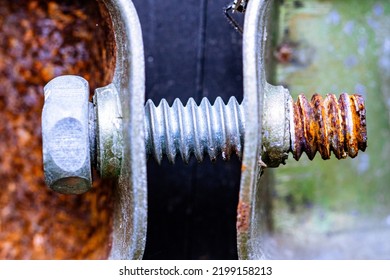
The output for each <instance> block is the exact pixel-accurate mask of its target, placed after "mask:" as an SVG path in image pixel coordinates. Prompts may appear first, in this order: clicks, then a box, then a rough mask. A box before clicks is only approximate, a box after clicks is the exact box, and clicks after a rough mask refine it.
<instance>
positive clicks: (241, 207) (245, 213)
mask: <svg viewBox="0 0 390 280" xmlns="http://www.w3.org/2000/svg"><path fill="white" fill-rule="evenodd" d="M250 209H251V207H250V205H249V204H247V203H246V202H243V201H239V202H238V206H237V223H236V227H237V232H246V231H248V229H249V224H250V221H249V217H250Z"/></svg>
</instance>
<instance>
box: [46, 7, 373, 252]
mask: <svg viewBox="0 0 390 280" xmlns="http://www.w3.org/2000/svg"><path fill="white" fill-rule="evenodd" d="M271 2H272V1H271V0H259V1H249V2H248V6H247V9H246V16H245V25H244V37H243V60H244V69H243V70H244V73H243V74H244V101H243V104H241V105H240V104H238V102H237V100H236V99H235V98H234V97H232V98H231V99H230V101H229V102H228V104H227V105H225V104H224V103H223V101H222V99H220V98H217V100H216V101H215V103H214V105H211V103H210V102H209V101H208V100H207V99H203V101H202V102H201V104H200V105H199V106H198V105H197V104H196V103H195V102H194V100H192V99H190V100H189V101H188V103H187V105H186V106H184V105H183V104H182V103H181V102H180V101H179V100H176V101H175V102H174V104H173V105H172V107H170V106H169V105H168V103H167V102H166V101H165V100H162V101H161V103H160V104H159V105H158V106H155V105H154V104H153V103H152V102H151V101H148V102H147V103H146V107H145V108H144V107H143V104H144V90H145V89H144V83H145V77H144V58H143V43H142V36H141V29H140V24H139V21H138V17H137V14H136V11H135V9H134V6H133V4H132V3H131V2H130V1H125V0H115V1H114V0H113V1H108V0H107V1H104V3H105V4H106V6H107V8H108V10H109V12H110V15H111V19H112V22H113V30H114V32H115V40H116V45H117V64H116V69H115V75H114V78H113V82H112V84H110V85H108V86H106V87H104V88H99V89H96V90H95V96H94V105H93V106H92V104H90V105H88V100H87V99H88V85H87V83H86V81H85V80H84V79H82V78H79V77H76V76H62V77H58V78H56V79H54V80H53V81H51V82H50V83H49V84H48V85H47V86H46V87H45V107H44V111H43V116H42V133H43V139H44V142H43V145H44V146H43V150H44V165H45V174H46V181H47V184H48V185H49V186H50V187H51V188H53V189H54V190H56V191H59V192H62V193H75V194H77V193H82V192H85V191H87V190H89V189H90V187H91V162H95V161H96V165H97V168H98V169H99V171H100V173H101V176H103V177H117V178H118V187H117V189H116V197H117V201H116V204H115V212H114V215H115V216H114V231H113V243H112V250H111V254H110V258H118V259H134V258H141V257H142V254H143V250H144V246H145V238H146V220H147V219H146V218H147V199H146V194H147V189H146V156H147V154H149V155H153V156H154V158H155V159H156V160H157V161H158V162H160V161H161V159H162V157H163V154H165V155H166V156H167V157H168V159H169V160H170V161H171V162H174V161H175V158H176V155H177V154H180V155H181V157H182V158H183V160H184V161H185V162H187V161H188V160H189V157H190V155H191V153H193V154H194V155H195V157H196V158H197V159H198V160H199V161H201V160H203V158H204V154H205V153H208V154H209V156H210V159H211V160H215V159H216V158H217V156H218V154H220V153H221V154H222V158H224V159H228V158H229V156H230V154H231V153H233V152H235V153H237V154H238V156H239V157H240V158H241V155H242V152H243V156H242V159H243V161H242V175H241V189H240V197H239V204H238V210H237V211H238V213H237V242H238V251H239V257H240V258H242V259H259V258H264V257H266V256H265V253H264V252H263V250H262V248H263V246H262V242H263V237H264V235H265V233H264V231H263V228H264V227H263V226H262V223H263V221H264V219H263V216H262V215H263V210H262V208H261V207H262V204H261V195H260V192H261V187H262V186H261V180H260V179H261V175H262V171H263V169H264V168H265V167H267V166H268V167H277V166H279V165H280V164H281V163H282V164H284V163H285V160H286V159H287V156H288V153H289V152H291V153H293V155H294V158H296V159H299V157H300V156H301V154H302V152H306V153H307V155H308V156H309V158H310V159H311V158H313V157H314V155H315V154H316V152H317V151H318V152H319V153H320V154H321V155H322V158H324V159H327V158H329V157H330V154H331V151H333V152H334V154H335V155H336V157H337V158H344V157H346V156H347V155H349V156H351V157H354V156H356V155H357V151H358V150H359V149H360V150H363V151H364V150H365V148H366V142H367V133H366V127H365V125H366V123H365V108H364V103H363V100H362V98H361V97H360V96H358V95H351V96H348V95H346V94H343V95H342V96H341V97H340V99H339V100H338V101H337V99H336V98H335V97H334V95H328V96H327V97H326V98H325V99H322V98H321V97H320V96H318V95H314V96H313V98H312V101H311V102H308V101H307V100H306V98H304V97H303V96H300V97H299V98H298V101H297V102H296V103H294V102H293V100H292V98H291V96H290V94H289V92H288V90H287V89H285V88H283V87H281V86H272V85H270V84H268V83H267V81H266V78H265V62H264V52H265V45H266V40H267V31H266V27H267V19H268V14H269V13H268V9H269V7H270V3H271ZM53 115H55V117H53V118H52V116H53ZM244 140H245V141H244Z"/></svg>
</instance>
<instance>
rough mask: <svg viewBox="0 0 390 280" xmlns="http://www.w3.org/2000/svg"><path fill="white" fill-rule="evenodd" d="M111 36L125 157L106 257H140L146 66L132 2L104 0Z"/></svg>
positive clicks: (143, 237) (144, 202)
mask: <svg viewBox="0 0 390 280" xmlns="http://www.w3.org/2000/svg"><path fill="white" fill-rule="evenodd" d="M104 3H105V4H106V6H107V9H108V10H109V13H110V16H111V20H112V25H113V31H114V35H115V41H116V48H117V59H116V68H115V74H114V78H113V84H114V85H115V86H116V88H117V90H118V92H119V98H120V101H121V106H122V112H123V116H122V117H123V128H124V129H123V142H124V150H123V158H122V168H121V175H120V177H119V180H118V185H117V187H116V189H115V194H114V195H115V197H114V221H113V233H112V248H111V253H110V256H109V258H110V259H141V258H142V256H143V252H144V248H145V240H146V225H147V182H146V154H145V143H144V126H143V125H144V103H145V71H144V69H145V67H144V50H143V42H142V33H141V26H140V23H139V20H138V16H137V13H136V10H135V8H134V5H133V3H132V1H130V0H112V1H109V0H105V1H104Z"/></svg>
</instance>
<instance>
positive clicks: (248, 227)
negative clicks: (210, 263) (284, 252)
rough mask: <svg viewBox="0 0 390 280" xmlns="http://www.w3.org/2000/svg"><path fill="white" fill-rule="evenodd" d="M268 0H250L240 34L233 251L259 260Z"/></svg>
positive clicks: (261, 233)
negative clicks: (240, 133) (240, 148)
mask: <svg viewBox="0 0 390 280" xmlns="http://www.w3.org/2000/svg"><path fill="white" fill-rule="evenodd" d="M270 2H271V1H267V0H259V1H250V2H249V4H248V8H247V11H246V15H245V24H244V30H245V31H244V34H243V75H244V100H243V104H244V107H245V119H246V124H245V144H244V154H243V160H242V167H241V170H242V171H241V183H240V194H239V203H238V208H237V250H238V256H239V258H240V259H263V258H265V254H264V252H263V250H262V238H264V233H265V230H264V227H263V226H262V223H264V220H265V219H264V218H263V214H264V212H263V211H262V209H261V206H262V205H261V204H260V203H259V200H260V199H261V197H260V196H258V195H257V194H258V193H259V191H260V187H261V184H260V177H261V174H262V172H261V171H262V168H263V167H262V166H261V164H260V162H259V160H260V159H261V152H262V151H261V149H262V137H261V135H262V133H263V125H262V124H263V115H262V113H261V112H262V110H263V107H264V106H263V105H264V98H263V97H264V95H265V89H266V85H267V82H266V77H265V61H264V52H265V45H266V39H267V33H266V23H267V18H268V15H269V13H268V8H269V5H270Z"/></svg>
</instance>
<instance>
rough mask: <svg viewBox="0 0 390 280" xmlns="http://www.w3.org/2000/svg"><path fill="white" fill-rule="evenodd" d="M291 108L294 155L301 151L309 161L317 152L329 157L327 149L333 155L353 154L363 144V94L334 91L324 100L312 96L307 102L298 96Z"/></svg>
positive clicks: (364, 138)
mask: <svg viewBox="0 0 390 280" xmlns="http://www.w3.org/2000/svg"><path fill="white" fill-rule="evenodd" d="M293 107H294V125H295V146H294V147H292V152H293V155H294V158H295V159H296V160H298V159H299V158H300V157H301V155H302V153H303V152H305V153H306V154H307V156H308V158H309V159H310V160H312V159H313V158H314V156H315V154H316V152H317V151H318V152H319V153H320V154H321V157H322V158H323V159H329V158H330V156H331V151H333V153H334V154H335V156H336V158H338V159H341V158H345V157H347V156H350V157H352V158H353V157H355V156H356V155H357V154H358V150H361V151H365V149H366V147H367V128H366V110H365V106H364V100H363V97H362V96H360V95H357V94H354V95H348V94H345V93H343V94H341V95H340V98H339V100H337V99H336V96H335V95H334V94H328V95H327V96H326V98H325V99H323V98H322V97H321V96H320V95H318V94H315V95H313V97H312V99H311V101H310V102H309V101H308V100H307V99H306V97H305V96H304V95H299V96H298V99H297V102H296V103H295V104H294V105H293Z"/></svg>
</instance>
